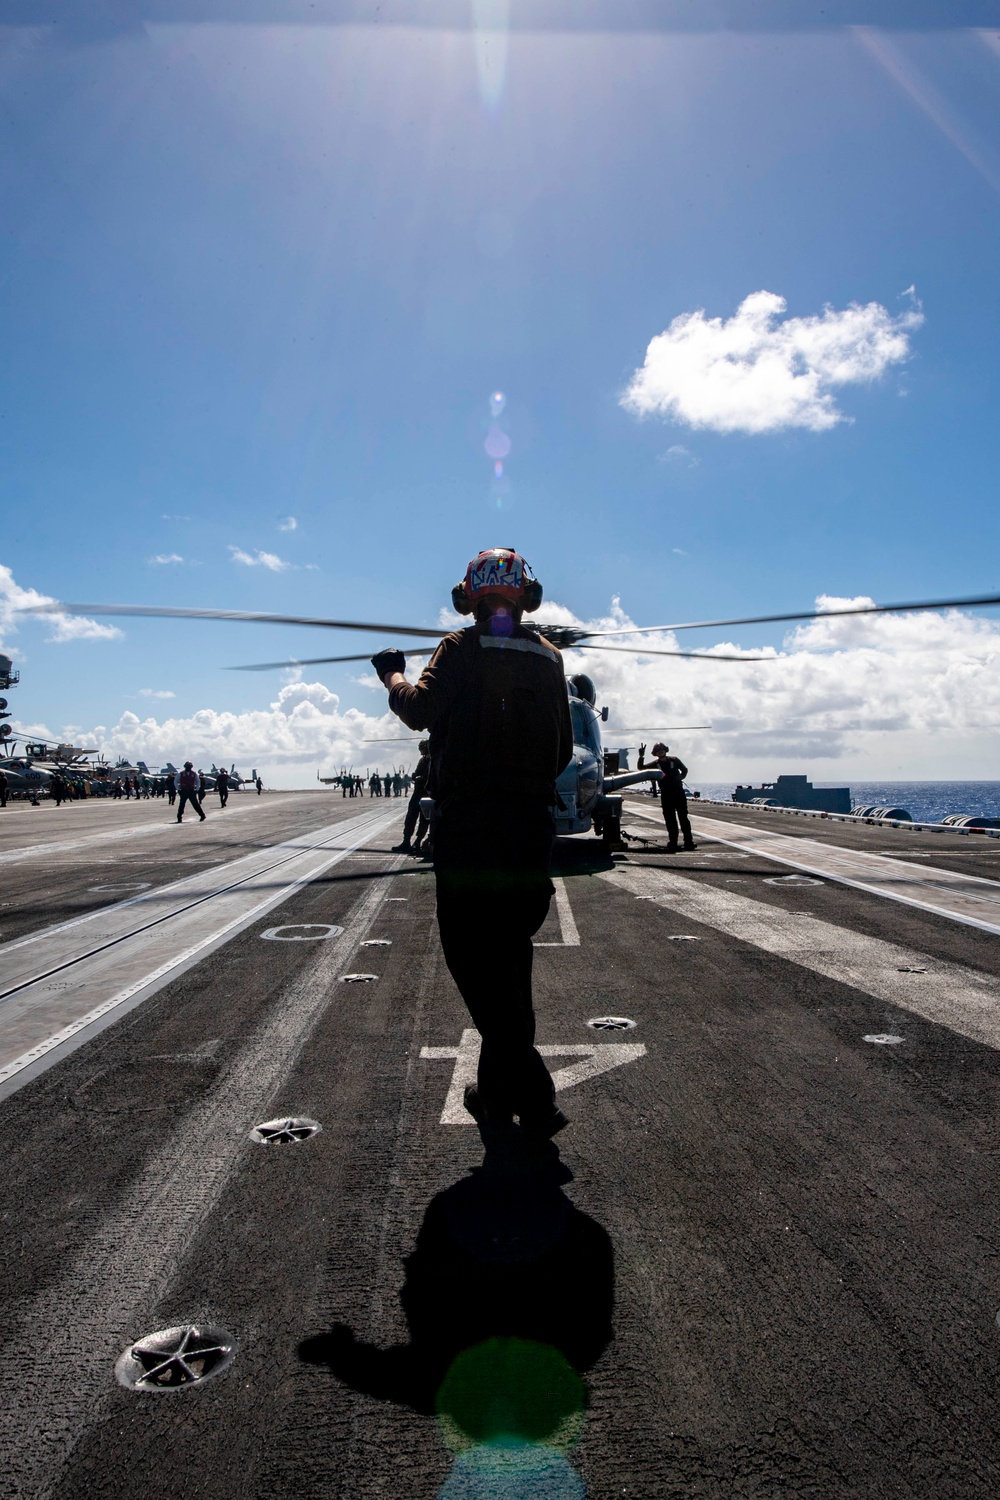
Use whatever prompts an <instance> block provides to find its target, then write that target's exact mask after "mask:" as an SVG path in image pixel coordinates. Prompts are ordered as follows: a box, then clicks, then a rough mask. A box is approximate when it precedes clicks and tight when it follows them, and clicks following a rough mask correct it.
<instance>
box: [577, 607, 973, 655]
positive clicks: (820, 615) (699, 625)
mask: <svg viewBox="0 0 1000 1500" xmlns="http://www.w3.org/2000/svg"><path fill="white" fill-rule="evenodd" d="M990 604H1000V594H976V595H974V596H973V597H972V598H965V599H923V600H919V601H917V602H916V603H913V604H859V605H856V606H854V607H852V608H851V609H812V610H803V611H802V613H801V614H789V615H748V616H747V617H746V618H745V619H742V620H687V621H684V622H683V623H676V624H673V625H642V626H635V627H634V628H632V627H630V628H629V629H628V630H592V631H587V632H586V639H587V640H590V639H592V638H593V637H594V636H607V635H637V634H638V635H642V634H646V633H647V632H649V631H655V630H715V629H717V628H721V627H722V626H723V625H777V624H783V623H786V622H788V621H791V620H832V619H835V618H836V617H837V616H838V615H891V614H907V613H913V612H915V611H919V610H924V609H973V608H976V607H982V606H985V605H990ZM745 659H746V658H744V660H745Z"/></svg>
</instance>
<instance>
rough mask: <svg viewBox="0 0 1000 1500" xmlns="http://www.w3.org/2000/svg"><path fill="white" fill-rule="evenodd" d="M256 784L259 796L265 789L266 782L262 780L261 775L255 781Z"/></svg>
mask: <svg viewBox="0 0 1000 1500" xmlns="http://www.w3.org/2000/svg"><path fill="white" fill-rule="evenodd" d="M254 786H255V787H256V788H257V796H258V797H259V796H260V794H261V792H262V791H263V790H264V783H263V782H262V781H261V779H260V777H259V776H258V777H257V779H256V781H255V782H254Z"/></svg>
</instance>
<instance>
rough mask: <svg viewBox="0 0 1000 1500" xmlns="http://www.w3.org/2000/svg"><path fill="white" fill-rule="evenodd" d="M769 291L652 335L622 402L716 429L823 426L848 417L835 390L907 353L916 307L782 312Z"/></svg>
mask: <svg viewBox="0 0 1000 1500" xmlns="http://www.w3.org/2000/svg"><path fill="white" fill-rule="evenodd" d="M786 307H787V304H786V302H785V299H784V297H779V296H777V295H776V294H775V293H774V292H765V291H760V292H754V293H753V294H752V295H751V296H749V297H746V298H744V300H743V302H741V303H740V305H739V307H738V308H737V310H736V312H735V313H734V314H733V316H732V317H731V318H725V319H724V318H708V317H706V316H705V311H704V309H703V308H700V309H699V310H698V311H697V312H689V313H682V314H681V315H680V316H679V317H676V318H674V320H673V322H672V323H671V324H670V327H669V328H668V329H666V331H665V332H664V333H660V334H657V335H656V337H655V338H653V339H651V340H650V343H649V347H648V348H647V350H646V358H645V362H644V363H643V365H642V367H641V369H638V370H636V372H635V374H634V375H633V376H632V379H631V381H630V382H629V384H628V387H627V389H626V390H625V393H624V394H623V396H622V398H621V404H622V406H623V407H625V409H626V411H630V412H632V413H633V414H634V415H636V416H640V417H645V416H654V415H655V416H661V417H669V418H671V419H673V420H674V421H676V422H681V423H683V424H685V425H686V426H688V427H693V428H707V429H710V430H711V431H714V432H745V433H765V432H781V431H784V430H786V429H790V428H796V427H800V428H805V429H807V430H808V431H810V432H823V431H826V430H827V429H829V428H831V427H835V426H836V425H837V423H838V422H842V421H844V420H846V419H845V417H844V414H843V412H841V411H840V410H839V408H838V407H837V404H836V401H835V400H834V397H833V394H832V389H833V388H835V387H838V386H843V385H851V384H858V383H864V382H871V381H873V380H876V379H878V377H879V376H880V375H882V374H883V373H884V372H885V371H886V369H888V367H889V366H890V365H893V364H899V363H900V362H902V361H903V360H905V359H907V358H908V356H909V353H910V338H909V335H910V334H911V333H912V332H913V331H914V330H915V329H917V328H919V327H920V325H921V323H922V322H923V313H922V312H921V311H920V310H919V308H916V307H914V308H911V309H909V310H908V311H906V312H904V313H902V314H900V315H899V316H896V317H894V316H893V315H892V314H891V313H889V312H888V311H887V310H886V309H885V308H884V307H882V306H881V304H880V303H878V302H869V303H866V304H865V305H864V306H862V305H861V304H860V303H857V302H853V303H851V305H850V306H849V307H846V308H844V309H843V310H842V311H839V312H838V311H837V310H836V309H835V308H832V307H825V308H824V309H823V311H822V312H821V313H817V314H815V315H813V316H811V317H804V318H784V317H783V316H782V315H783V314H784V312H785V311H786Z"/></svg>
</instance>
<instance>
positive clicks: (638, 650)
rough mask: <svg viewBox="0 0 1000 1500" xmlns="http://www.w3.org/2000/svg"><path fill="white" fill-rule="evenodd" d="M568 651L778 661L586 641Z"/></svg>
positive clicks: (569, 648)
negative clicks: (592, 643)
mask: <svg viewBox="0 0 1000 1500" xmlns="http://www.w3.org/2000/svg"><path fill="white" fill-rule="evenodd" d="M566 649H567V650H570V651H625V652H627V653H628V654H629V655H630V656H684V657H688V658H689V659H690V660H692V661H780V660H781V657H780V656H719V655H717V654H715V655H710V654H709V653H708V652H707V651H658V650H654V649H653V648H652V647H650V648H647V647H645V646H591V645H588V643H587V642H586V641H581V642H580V643H579V645H576V646H570V647H567V648H566Z"/></svg>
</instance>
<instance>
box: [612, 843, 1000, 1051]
mask: <svg viewBox="0 0 1000 1500" xmlns="http://www.w3.org/2000/svg"><path fill="white" fill-rule="evenodd" d="M598 879H600V880H606V881H607V882H608V884H609V885H611V886H612V887H613V888H614V889H615V890H617V891H625V892H628V893H629V894H630V895H632V896H634V897H636V899H637V900H640V901H651V902H652V903H653V904H654V905H655V906H659V907H662V908H664V909H665V910H668V911H672V912H676V913H677V914H678V915H680V916H682V917H684V919H685V920H686V921H690V922H698V923H700V924H701V925H702V926H703V927H709V928H714V930H715V931H716V932H723V933H725V934H726V935H727V936H728V937H733V938H737V939H739V941H740V942H743V943H750V944H752V945H753V946H754V947H755V948H759V949H762V950H763V951H764V952H766V953H773V954H776V955H777V956H778V957H780V958H786V959H788V961H789V962H790V963H794V964H798V965H799V966H800V967H801V968H803V969H810V970H811V971H812V972H813V973H814V974H822V975H823V976H824V978H826V979H834V980H836V981H837V982H838V983H840V984H847V985H850V986H851V988H852V989H855V990H860V991H861V993H862V994H865V995H871V996H872V998H873V999H875V1000H882V1001H888V1002H889V1004H890V1005H895V1006H898V1007H899V1008H900V1009H901V1010H906V1011H910V1012H911V1013H912V1014H913V1015H916V1016H921V1017H922V1018H923V1019H924V1020H925V1021H932V1022H934V1023H935V1025H938V1026H947V1027H948V1028H949V1030H951V1031H954V1032H957V1033H958V1034H959V1035H960V1036H964V1037H968V1038H969V1040H970V1041H974V1042H981V1043H983V1044H984V1045H985V1046H987V1047H994V1048H996V1049H998V1050H1000V979H997V978H994V977H993V976H992V975H990V974H984V973H982V972H981V971H979V970H976V969H967V968H965V967H963V966H962V965H960V964H952V963H946V962H945V961H944V960H942V959H937V958H928V957H927V955H926V954H923V953H919V952H916V951H915V950H914V949H912V948H904V947H903V946H902V945H900V944H896V943H888V942H885V941H883V940H882V939H881V938H874V937H868V936H866V935H865V934H864V933H860V932H853V931H851V929H850V928H848V927H840V926H838V925H836V924H835V923H833V922H825V921H823V920H821V919H820V918H818V917H811V916H801V915H796V914H794V913H792V912H786V911H782V909H781V908H780V907H777V906H771V905H769V904H768V903H766V902H764V901H754V900H753V899H752V898H751V897H749V896H741V895H738V894H737V893H736V892H735V891H732V890H729V889H728V888H726V887H720V886H716V885H711V884H709V883H708V882H707V881H700V880H695V879H692V877H691V876H687V875H676V874H675V873H674V872H673V870H664V869H660V868H657V867H653V866H650V865H618V866H616V868H615V869H614V870H601V871H598ZM679 951H680V952H683V949H682V948H679ZM913 967H920V968H925V969H926V973H922V974H912V973H911V974H907V973H902V972H900V971H901V970H903V969H906V968H913ZM779 998H780V997H779V996H777V995H771V996H769V995H768V994H767V992H766V991H765V990H763V989H762V988H761V987H760V985H759V984H758V985H757V986H756V988H755V991H754V994H753V995H752V996H751V997H748V999H747V1004H748V1005H759V1004H761V1003H764V1004H768V1003H773V1002H774V1001H775V1000H776V999H779ZM873 1029H875V1030H881V1029H882V1028H881V1027H880V1026H879V1027H874V1028H873Z"/></svg>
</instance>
